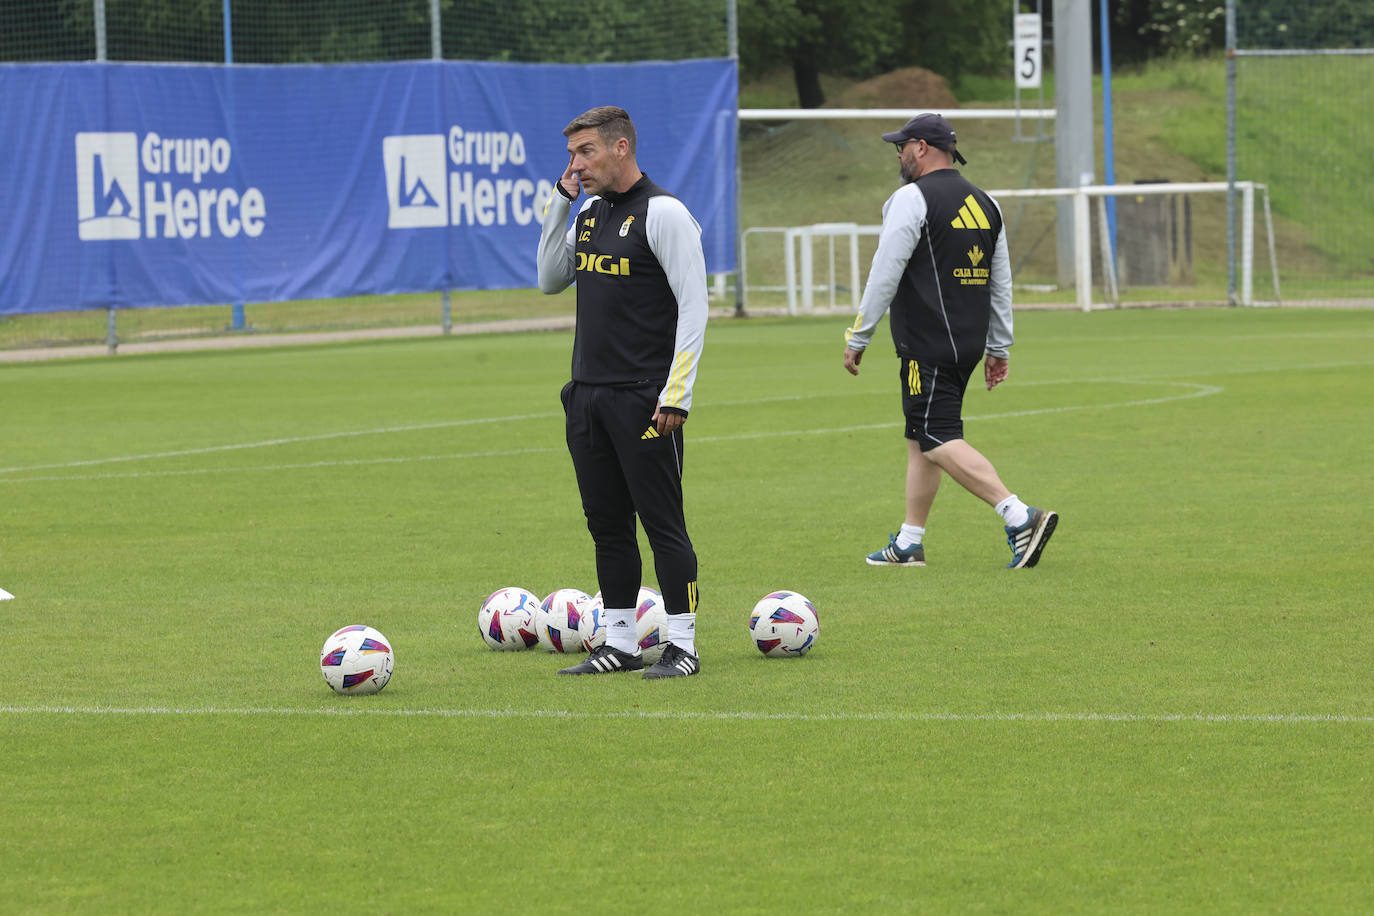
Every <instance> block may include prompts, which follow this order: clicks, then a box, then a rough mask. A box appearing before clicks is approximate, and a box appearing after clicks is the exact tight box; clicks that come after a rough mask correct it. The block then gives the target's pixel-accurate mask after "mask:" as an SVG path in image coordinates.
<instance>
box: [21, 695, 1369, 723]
mask: <svg viewBox="0 0 1374 916" xmlns="http://www.w3.org/2000/svg"><path fill="white" fill-rule="evenodd" d="M362 702H367V701H362ZM0 715H11V716H24V715H53V716H188V717H189V716H222V717H253V716H305V717H309V716H322V717H329V716H386V717H400V718H405V717H413V718H431V719H659V720H678V721H731V720H737V721H745V722H930V723H940V722H992V723H1016V722H1029V723H1055V722H1067V723H1086V722H1106V723H1127V724H1129V723H1133V722H1134V723H1147V724H1148V723H1159V724H1167V723H1175V722H1177V723H1199V724H1204V725H1245V724H1258V725H1264V724H1273V725H1304V724H1309V723H1311V724H1320V723H1330V724H1334V725H1374V716H1351V715H1341V714H1327V715H1319V714H1311V713H1203V712H1194V713H1130V712H1116V713H1114V712H986V713H982V712H968V713H961V712H868V713H863V712H830V713H788V712H773V713H769V712H753V711H749V710H742V711H736V712H729V711H722V712H691V711H682V710H664V711H652V710H639V711H617V712H584V711H579V710H565V709H443V708H437V709H436V708H421V709H407V708H392V707H380V708H372V709H367V708H362V707H358V706H353V707H348V708H344V707H318V708H313V709H293V708H290V707H231V706H204V707H191V706H186V707H183V706H0Z"/></svg>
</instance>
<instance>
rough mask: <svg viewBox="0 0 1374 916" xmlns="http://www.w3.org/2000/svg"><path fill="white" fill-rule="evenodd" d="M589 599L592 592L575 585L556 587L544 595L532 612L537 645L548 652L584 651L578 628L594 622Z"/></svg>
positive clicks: (590, 599) (580, 632) (580, 628)
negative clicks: (536, 610) (554, 590)
mask: <svg viewBox="0 0 1374 916" xmlns="http://www.w3.org/2000/svg"><path fill="white" fill-rule="evenodd" d="M591 603H592V596H591V595H588V594H587V593H586V592H584V591H581V590H580V589H576V588H560V589H559V590H558V591H556V592H554V593H553V594H552V595H549V596H548V597H547V598H545V599H544V600H543V602H542V603H540V605H539V612H538V613H537V614H536V615H535V627H534V629H535V632H536V633H537V634H538V636H539V645H541V646H543V647H544V648H545V649H547V650H548V651H550V652H564V653H568V654H571V653H574V652H585V651H586V650H585V649H583V648H582V628H583V626H584V623H585V625H586V626H587V627H588V628H590V627H592V626H594V625H595V620H594V619H593V617H592V615H591V613H590V610H591Z"/></svg>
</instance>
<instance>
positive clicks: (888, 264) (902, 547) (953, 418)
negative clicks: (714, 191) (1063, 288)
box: [844, 114, 1059, 569]
mask: <svg viewBox="0 0 1374 916" xmlns="http://www.w3.org/2000/svg"><path fill="white" fill-rule="evenodd" d="M883 140H885V141H887V142H888V143H893V144H896V146H897V158H898V160H899V161H900V162H901V178H902V187H900V188H898V189H897V190H896V191H895V192H894V193H893V194H892V196H891V197H889V198H888V200H887V203H886V204H884V205H883V228H882V233H881V234H880V235H879V237H878V250H877V252H876V253H875V254H874V255H873V267H872V269H871V270H870V272H869V277H868V286H867V287H866V288H865V289H864V295H863V301H862V302H861V303H860V305H859V317H858V318H857V319H855V321H854V325H853V327H851V328H850V329H849V330H848V331H846V332H845V351H844V367H845V369H847V370H848V371H849V372H850V374H852V375H858V374H859V363H860V361H861V360H862V359H863V355H864V350H865V349H866V348H867V347H868V344H869V341H870V340H872V337H873V329H874V328H875V327H876V326H877V324H878V321H879V319H881V318H882V317H883V313H884V312H886V311H887V310H888V309H889V308H891V310H892V318H891V326H892V340H893V342H894V343H895V344H896V346H897V355H898V357H900V359H901V368H900V376H899V377H900V378H901V383H902V407H903V413H904V414H905V415H906V437H907V440H908V442H907V471H906V519H905V521H904V522H903V524H902V527H901V530H900V531H899V532H898V533H897V534H894V535H893V536H892V537H891V539H890V540H889V542H888V545H887V546H886V547H884V548H882V549H881V550H876V551H874V552H873V553H871V554H869V555H868V557H867V562H868V564H869V565H870V566H924V565H925V546H924V544H923V537H924V535H925V526H926V520H927V517H928V516H929V514H930V507H931V504H932V503H933V502H934V501H935V493H936V490H937V489H938V488H939V486H940V474H941V471H943V472H944V473H947V474H949V476H951V477H953V478H954V479H955V480H956V481H958V482H959V484H960V485H962V486H963V487H964V488H965V489H967V490H968V491H969V492H970V493H972V494H974V495H975V496H977V497H979V498H980V499H982V500H984V501H985V502H987V503H988V505H990V506H992V507H993V508H994V509H996V510H997V514H998V515H1000V516H1001V517H1002V520H1003V523H1004V527H1005V531H1006V535H1007V543H1008V545H1010V547H1011V554H1012V556H1011V562H1010V563H1008V564H1007V566H1008V567H1009V568H1018V569H1019V568H1027V567H1031V566H1034V565H1035V564H1036V563H1037V562H1038V561H1039V559H1040V553H1041V551H1042V550H1044V549H1045V545H1046V544H1047V543H1048V542H1049V539H1050V535H1051V534H1053V533H1054V529H1055V525H1056V524H1057V523H1058V520H1059V516H1058V514H1057V513H1055V512H1052V511H1050V510H1048V509H1038V508H1036V507H1035V506H1027V505H1026V504H1025V503H1023V502H1022V501H1021V500H1020V499H1019V498H1018V497H1017V496H1016V495H1015V494H1013V493H1012V492H1011V491H1010V490H1008V489H1007V488H1006V486H1005V485H1004V484H1003V483H1002V480H1001V478H999V477H998V476H997V470H996V468H994V467H993V466H992V463H991V462H990V461H988V459H987V458H985V457H983V455H982V453H980V452H979V451H978V450H977V449H975V448H974V447H973V446H971V445H969V444H968V442H966V441H965V440H964V421H963V413H962V412H963V402H964V391H965V389H966V388H967V387H968V382H969V378H970V377H971V376H972V375H973V370H974V369H975V368H976V367H977V365H978V361H979V360H980V359H981V360H983V374H984V380H985V381H986V383H987V386H988V388H989V389H991V388H993V387H994V386H996V385H997V384H998V383H1000V382H1002V381H1003V380H1005V379H1006V377H1007V373H1008V365H1009V364H1008V355H1007V351H1008V348H1010V347H1011V345H1012V333H1011V325H1012V316H1011V258H1010V255H1009V254H1008V252H1007V236H1006V233H1005V232H1004V231H1003V229H1002V211H1001V210H1000V209H999V208H998V206H997V202H996V201H995V200H993V199H992V198H991V197H989V196H988V195H987V194H986V193H985V192H984V191H983V190H981V189H980V188H978V187H976V186H974V185H973V184H972V183H971V182H969V181H968V180H967V179H965V178H964V177H963V176H962V175H960V174H959V172H957V171H956V170H955V169H954V163H955V162H958V163H960V164H961V165H963V164H966V163H965V161H964V157H963V156H962V155H960V153H959V152H958V150H957V149H956V148H955V136H954V129H953V128H952V127H950V125H949V122H948V121H946V120H945V119H944V118H942V117H940V116H939V115H937V114H923V115H919V116H917V117H915V118H912V119H911V120H910V121H908V122H907V123H906V124H905V125H904V126H903V127H902V129H901V130H898V131H894V132H892V133H890V134H883Z"/></svg>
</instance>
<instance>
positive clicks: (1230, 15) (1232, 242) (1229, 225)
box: [1226, 0, 1236, 305]
mask: <svg viewBox="0 0 1374 916" xmlns="http://www.w3.org/2000/svg"><path fill="white" fill-rule="evenodd" d="M1226 301H1227V303H1229V304H1230V305H1235V304H1236V0H1226Z"/></svg>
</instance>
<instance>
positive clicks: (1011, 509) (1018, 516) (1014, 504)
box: [997, 493, 1030, 528]
mask: <svg viewBox="0 0 1374 916" xmlns="http://www.w3.org/2000/svg"><path fill="white" fill-rule="evenodd" d="M997 514H998V515H1000V516H1002V521H1004V522H1006V524H1007V527H1008V528H1020V527H1021V526H1022V525H1024V524H1025V523H1026V519H1028V518H1030V508H1029V507H1028V506H1027V505H1026V504H1025V503H1023V502H1021V500H1020V499H1019V498H1018V497H1017V495H1016V494H1015V493H1013V494H1011V495H1010V496H1008V497H1007V498H1006V499H1004V500H1002V501H1001V502H1000V503H998V504H997Z"/></svg>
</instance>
